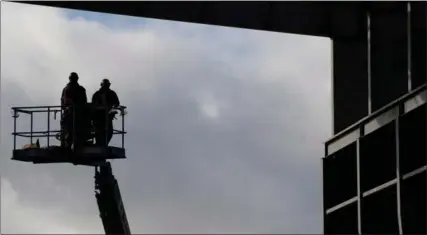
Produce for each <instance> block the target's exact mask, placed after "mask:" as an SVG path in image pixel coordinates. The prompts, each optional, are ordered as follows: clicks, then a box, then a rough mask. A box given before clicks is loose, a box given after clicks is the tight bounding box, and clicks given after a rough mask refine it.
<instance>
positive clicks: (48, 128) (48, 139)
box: [47, 107, 50, 148]
mask: <svg viewBox="0 0 427 235" xmlns="http://www.w3.org/2000/svg"><path fill="white" fill-rule="evenodd" d="M49 146H50V107H48V108H47V147H48V148H49Z"/></svg>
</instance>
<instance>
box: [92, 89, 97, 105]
mask: <svg viewBox="0 0 427 235" xmlns="http://www.w3.org/2000/svg"><path fill="white" fill-rule="evenodd" d="M97 102H98V92H95V93H94V94H93V95H92V104H96V103H97Z"/></svg>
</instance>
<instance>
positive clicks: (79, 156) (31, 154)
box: [12, 146, 126, 165]
mask: <svg viewBox="0 0 427 235" xmlns="http://www.w3.org/2000/svg"><path fill="white" fill-rule="evenodd" d="M125 158H126V154H125V149H123V148H117V147H100V146H85V147H82V148H79V149H76V150H68V149H65V148H62V147H59V146H51V147H49V148H27V149H16V150H14V151H13V157H12V160H16V161H23V162H32V163H35V164H42V163H45V164H47V163H72V164H76V165H93V164H94V163H96V162H102V161H106V160H108V159H125Z"/></svg>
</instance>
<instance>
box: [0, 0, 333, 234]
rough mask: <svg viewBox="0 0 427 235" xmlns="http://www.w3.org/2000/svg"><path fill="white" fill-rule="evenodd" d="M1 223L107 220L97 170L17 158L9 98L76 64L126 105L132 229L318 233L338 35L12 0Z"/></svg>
mask: <svg viewBox="0 0 427 235" xmlns="http://www.w3.org/2000/svg"><path fill="white" fill-rule="evenodd" d="M1 4H2V8H1V42H2V43H1V82H2V84H1V158H0V169H1V174H2V186H1V190H2V191H1V197H2V198H1V203H2V204H1V206H2V207H1V216H2V217H1V220H2V221H1V222H2V224H1V225H2V226H1V232H2V233H33V234H34V233H102V232H103V230H102V225H101V222H100V220H99V217H98V211H97V206H96V202H95V199H94V196H93V182H92V181H93V175H92V174H93V170H92V169H90V168H88V167H74V166H72V165H32V164H25V163H19V162H12V161H10V155H11V142H12V137H11V136H10V134H9V133H10V132H11V126H12V125H11V117H10V112H9V108H10V107H11V106H21V105H25V106H27V105H49V104H57V103H58V102H59V95H60V92H61V89H62V88H63V86H64V85H65V83H66V82H67V77H68V74H69V73H70V72H71V71H76V72H78V73H79V75H80V77H81V84H82V85H84V86H85V87H86V89H87V91H88V95H89V96H91V95H92V94H93V92H94V91H95V90H96V89H97V88H98V86H99V82H100V80H101V79H102V78H103V77H108V78H110V80H111V81H112V88H113V89H115V90H116V91H117V92H118V94H119V96H120V98H121V100H122V102H123V103H124V104H125V105H127V106H128V108H129V115H128V116H127V125H126V127H127V129H128V131H129V134H128V135H127V137H126V146H127V154H128V159H127V160H121V161H114V166H113V167H114V172H115V175H116V177H117V178H118V180H119V183H120V186H121V191H122V194H123V198H124V203H125V206H126V209H127V213H128V218H129V222H130V225H131V229H132V232H133V233H233V232H238V233H306V234H308V233H321V232H322V224H321V221H322V211H321V208H322V205H321V203H322V199H321V165H320V159H321V157H322V156H323V141H324V140H326V138H328V137H329V135H330V129H331V125H330V124H331V121H330V118H331V117H330V116H331V115H330V114H331V110H330V104H329V103H330V62H331V59H330V45H329V40H328V39H323V38H314V37H302V36H296V35H288V34H278V33H267V32H259V31H250V30H237V29H231V28H224V27H212V26H205V25H195V24H184V23H176V22H167V21H159V20H146V21H145V22H144V24H141V26H139V27H136V26H135V25H133V27H132V28H122V29H118V28H117V27H114V28H110V27H108V25H107V26H106V25H103V24H102V22H95V21H88V20H85V19H84V18H69V17H67V14H66V11H63V10H59V9H54V8H47V7H37V6H27V5H21V4H14V3H4V2H2V3H1Z"/></svg>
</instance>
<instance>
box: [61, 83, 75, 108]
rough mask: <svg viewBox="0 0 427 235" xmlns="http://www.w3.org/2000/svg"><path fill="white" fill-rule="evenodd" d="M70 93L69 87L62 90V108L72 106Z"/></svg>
mask: <svg viewBox="0 0 427 235" xmlns="http://www.w3.org/2000/svg"><path fill="white" fill-rule="evenodd" d="M70 96H71V91H70V89H69V87H65V88H64V90H62V98H61V101H62V102H61V103H62V105H63V106H68V105H72V104H73V100H72V99H71V97H70Z"/></svg>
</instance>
